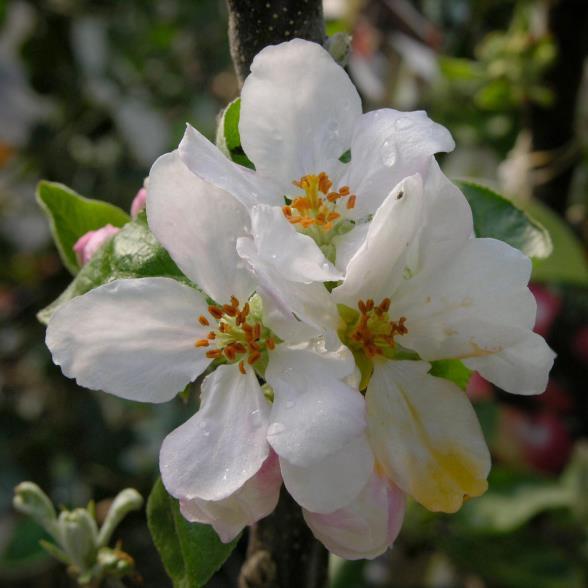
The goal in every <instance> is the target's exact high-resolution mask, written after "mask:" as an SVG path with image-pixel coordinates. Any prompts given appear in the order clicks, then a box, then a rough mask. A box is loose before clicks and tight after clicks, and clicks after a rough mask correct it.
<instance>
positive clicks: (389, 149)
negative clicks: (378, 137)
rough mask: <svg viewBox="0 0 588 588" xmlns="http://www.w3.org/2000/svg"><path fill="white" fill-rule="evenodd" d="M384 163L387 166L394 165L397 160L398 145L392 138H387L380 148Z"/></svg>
mask: <svg viewBox="0 0 588 588" xmlns="http://www.w3.org/2000/svg"><path fill="white" fill-rule="evenodd" d="M380 156H381V158H382V163H383V164H384V165H385V166H387V167H392V166H393V165H394V163H395V162H396V145H395V143H394V141H393V140H392V139H386V140H385V141H384V142H383V143H382V147H381V148H380Z"/></svg>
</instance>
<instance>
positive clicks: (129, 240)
mask: <svg viewBox="0 0 588 588" xmlns="http://www.w3.org/2000/svg"><path fill="white" fill-rule="evenodd" d="M155 276H163V277H169V278H175V279H178V280H181V281H184V282H186V283H189V282H188V280H187V279H186V277H185V276H184V274H182V272H181V271H180V270H179V269H178V267H177V266H176V264H175V263H174V262H173V260H172V259H171V257H170V256H169V254H168V253H167V251H166V250H165V249H164V248H163V247H162V246H161V245H160V244H159V242H158V241H157V240H156V239H155V236H154V235H153V233H152V232H151V231H150V230H149V227H148V226H147V218H146V216H145V213H144V212H143V213H141V214H140V215H139V216H138V217H137V218H136V219H135V220H133V221H131V222H130V223H128V224H127V225H126V226H124V227H123V228H122V229H121V230H120V232H119V233H117V234H116V235H114V237H113V238H112V239H110V240H109V241H107V242H106V243H105V244H104V246H103V247H102V248H101V249H99V250H98V251H97V252H96V253H95V254H94V256H93V257H92V259H91V260H90V261H89V262H88V263H87V264H86V265H85V266H84V267H83V268H82V269H81V270H80V272H79V273H78V275H77V276H76V277H75V278H74V279H73V281H72V282H71V284H70V285H69V286H68V287H67V288H66V290H65V291H64V292H63V293H62V294H61V296H59V298H57V300H55V301H54V302H52V303H51V304H50V305H49V306H47V307H46V308H44V309H43V310H41V312H39V313H38V315H37V318H38V319H39V320H40V321H41V322H42V323H44V324H47V323H48V322H49V319H50V318H51V317H52V316H53V313H54V312H55V311H56V310H57V309H58V308H59V307H60V306H61V305H62V304H65V303H66V302H69V301H70V300H71V299H72V298H75V297H76V296H80V295H81V294H85V293H86V292H89V291H90V290H92V289H94V288H97V287H98V286H101V285H102V284H106V283H108V282H112V281H113V280H117V279H121V278H144V277H155Z"/></svg>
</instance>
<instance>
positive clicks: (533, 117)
mask: <svg viewBox="0 0 588 588" xmlns="http://www.w3.org/2000/svg"><path fill="white" fill-rule="evenodd" d="M548 27H549V31H550V33H551V34H552V35H553V41H554V43H555V45H556V47H557V52H558V57H557V61H556V63H555V64H554V66H553V67H552V68H551V69H550V70H549V71H548V72H547V73H546V75H545V84H546V85H547V86H548V87H550V88H551V89H552V90H553V93H554V96H555V101H554V103H553V104H552V105H551V106H549V107H542V106H539V105H537V104H535V105H532V106H531V107H530V109H529V113H528V114H529V127H530V131H531V139H532V147H531V148H532V151H534V152H545V153H547V154H548V156H549V157H548V161H549V163H548V164H547V168H548V169H547V170H546V171H547V173H546V174H545V177H544V180H543V181H541V182H538V183H537V184H536V185H535V186H534V187H533V195H534V196H535V197H537V198H539V199H540V200H542V201H543V202H545V203H546V204H548V205H549V206H551V207H552V208H553V209H554V210H556V211H558V212H560V213H561V214H564V212H565V210H566V207H567V196H568V192H569V188H570V182H571V179H572V174H573V171H574V166H575V164H576V163H577V162H578V160H579V157H580V153H579V149H578V148H577V145H576V138H575V133H574V123H575V115H576V102H577V97H578V88H579V85H580V81H581V78H582V67H583V63H584V57H585V56H586V51H587V49H588V1H587V0H556V1H554V2H552V3H551V6H550V8H549V16H548Z"/></svg>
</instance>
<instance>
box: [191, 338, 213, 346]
mask: <svg viewBox="0 0 588 588" xmlns="http://www.w3.org/2000/svg"><path fill="white" fill-rule="evenodd" d="M208 345H209V343H208V339H198V341H196V343H194V347H208Z"/></svg>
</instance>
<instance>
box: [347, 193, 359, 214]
mask: <svg viewBox="0 0 588 588" xmlns="http://www.w3.org/2000/svg"><path fill="white" fill-rule="evenodd" d="M356 199H357V196H356V195H355V194H353V196H350V197H349V200H347V210H351V209H352V208H355V200H356Z"/></svg>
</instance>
